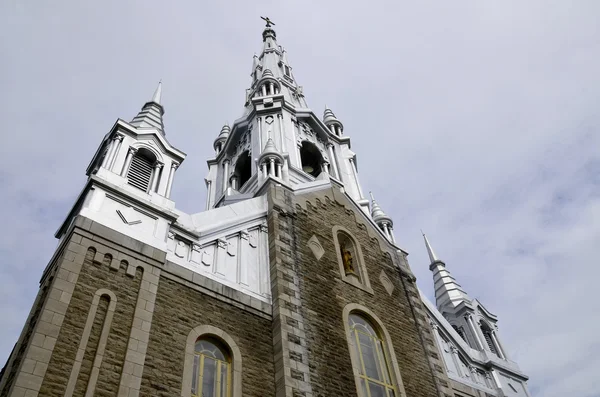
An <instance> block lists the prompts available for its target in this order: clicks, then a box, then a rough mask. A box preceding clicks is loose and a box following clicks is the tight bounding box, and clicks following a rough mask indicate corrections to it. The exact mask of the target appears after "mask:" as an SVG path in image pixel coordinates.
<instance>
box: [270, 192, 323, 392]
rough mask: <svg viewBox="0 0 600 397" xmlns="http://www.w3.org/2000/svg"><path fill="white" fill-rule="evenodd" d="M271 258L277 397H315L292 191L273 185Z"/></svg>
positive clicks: (271, 198)
mask: <svg viewBox="0 0 600 397" xmlns="http://www.w3.org/2000/svg"><path fill="white" fill-rule="evenodd" d="M267 197H268V202H269V215H268V228H269V233H268V236H269V257H270V266H271V293H272V297H273V352H274V365H275V389H276V394H275V396H276V397H312V396H313V394H312V387H311V384H310V374H309V367H308V350H307V340H306V334H305V328H304V317H303V314H302V304H301V301H300V299H299V298H300V285H299V283H300V279H299V275H298V274H297V271H296V264H295V260H296V258H295V253H296V249H295V247H294V245H295V242H294V241H293V237H292V236H293V230H292V229H293V223H294V216H295V215H294V210H293V207H292V201H291V195H290V193H289V191H287V190H285V189H283V188H282V187H276V186H275V185H274V184H271V185H270V186H269V187H268V191H267Z"/></svg>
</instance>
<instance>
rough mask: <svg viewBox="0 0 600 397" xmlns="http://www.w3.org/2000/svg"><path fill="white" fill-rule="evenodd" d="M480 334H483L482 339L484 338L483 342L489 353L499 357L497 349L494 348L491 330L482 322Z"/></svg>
mask: <svg viewBox="0 0 600 397" xmlns="http://www.w3.org/2000/svg"><path fill="white" fill-rule="evenodd" d="M481 332H482V333H483V337H484V338H485V342H486V343H487V345H488V348H489V349H490V351H491V352H492V353H494V354H495V355H497V356H499V354H498V349H497V348H496V344H495V343H494V339H493V337H492V330H491V329H490V328H489V327H488V326H487V324H485V323H484V322H482V323H481Z"/></svg>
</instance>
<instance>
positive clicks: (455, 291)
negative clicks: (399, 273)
mask: <svg viewBox="0 0 600 397" xmlns="http://www.w3.org/2000/svg"><path fill="white" fill-rule="evenodd" d="M421 233H422V234H423V239H424V240H425V247H426V248H427V253H428V254H429V260H430V261H431V264H430V265H429V270H431V271H432V272H433V287H434V290H435V303H436V305H437V307H438V309H439V310H440V311H442V308H443V307H446V306H448V307H456V306H458V305H459V304H461V303H462V302H471V298H469V295H468V294H467V293H466V292H465V290H464V289H463V288H462V287H461V286H460V284H459V283H458V282H457V281H456V279H455V278H454V277H453V276H452V274H451V273H450V271H448V269H446V264H445V263H444V262H443V261H441V260H440V259H439V258H438V257H437V256H436V255H435V252H433V249H432V248H431V244H429V240H428V239H427V236H425V233H423V231H421Z"/></svg>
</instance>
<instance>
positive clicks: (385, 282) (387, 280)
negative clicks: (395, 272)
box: [379, 269, 437, 327]
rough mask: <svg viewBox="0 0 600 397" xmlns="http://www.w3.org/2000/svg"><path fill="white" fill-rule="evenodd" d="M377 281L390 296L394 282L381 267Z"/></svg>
mask: <svg viewBox="0 0 600 397" xmlns="http://www.w3.org/2000/svg"><path fill="white" fill-rule="evenodd" d="M379 281H381V284H383V288H385V290H386V292H387V293H388V294H389V295H390V296H392V293H393V292H394V284H393V283H392V280H390V278H389V277H388V275H387V274H385V272H384V271H383V269H381V274H380V275H379ZM436 327H437V325H436Z"/></svg>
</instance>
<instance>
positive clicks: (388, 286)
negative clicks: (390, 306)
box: [379, 269, 394, 296]
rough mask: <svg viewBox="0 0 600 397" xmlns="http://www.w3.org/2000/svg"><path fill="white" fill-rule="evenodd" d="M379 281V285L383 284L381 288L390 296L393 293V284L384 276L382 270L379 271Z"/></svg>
mask: <svg viewBox="0 0 600 397" xmlns="http://www.w3.org/2000/svg"><path fill="white" fill-rule="evenodd" d="M379 281H381V284H383V288H385V290H386V291H387V293H388V294H389V295H390V296H391V295H392V292H394V284H393V283H392V280H390V278H389V277H388V275H387V274H385V272H384V271H383V269H382V270H381V274H380V275H379Z"/></svg>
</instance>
